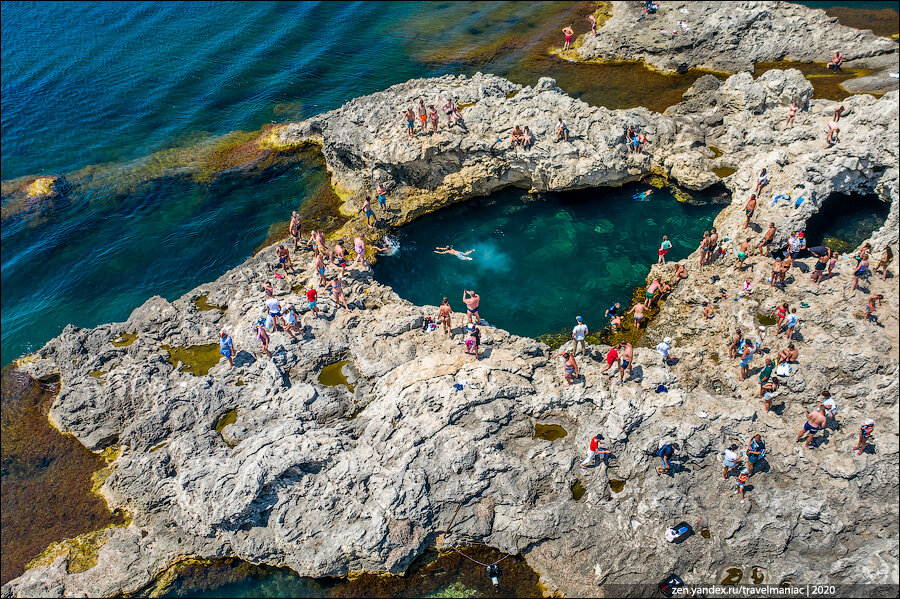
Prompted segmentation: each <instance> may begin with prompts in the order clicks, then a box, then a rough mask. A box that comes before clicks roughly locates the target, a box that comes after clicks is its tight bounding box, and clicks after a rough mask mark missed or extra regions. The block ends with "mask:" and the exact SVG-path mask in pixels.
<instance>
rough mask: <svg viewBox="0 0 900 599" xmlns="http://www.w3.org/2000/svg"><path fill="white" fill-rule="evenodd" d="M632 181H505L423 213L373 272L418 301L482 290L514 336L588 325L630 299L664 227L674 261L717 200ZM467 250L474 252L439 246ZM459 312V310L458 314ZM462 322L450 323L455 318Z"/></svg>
mask: <svg viewBox="0 0 900 599" xmlns="http://www.w3.org/2000/svg"><path fill="white" fill-rule="evenodd" d="M648 189H650V188H649V187H648V186H646V185H641V184H632V185H626V186H624V187H621V188H603V189H591V190H583V191H571V192H565V193H545V194H528V193H527V192H525V191H522V190H517V189H509V190H505V191H503V192H500V193H498V194H494V195H493V196H491V197H490V198H488V199H484V200H479V201H470V202H466V203H465V204H461V205H458V206H453V207H449V208H445V209H443V210H440V211H438V212H436V213H433V214H429V215H427V216H424V217H422V218H420V219H418V220H416V221H414V222H412V223H411V224H409V225H408V226H406V227H404V228H403V230H402V231H400V232H399V234H398V235H397V241H398V242H399V244H400V250H399V251H398V252H397V253H396V254H395V255H393V256H388V257H385V258H382V259H380V260H379V261H378V263H377V264H376V265H375V277H376V278H377V279H378V280H379V281H381V282H383V283H387V284H388V285H391V286H392V287H393V288H394V290H395V291H396V292H397V293H398V294H400V296H401V297H404V298H406V299H408V300H409V301H411V302H413V303H415V304H419V305H422V304H431V305H435V306H436V305H438V304H440V302H441V298H442V297H444V296H447V298H448V299H449V300H450V305H451V306H452V307H453V309H454V311H455V312H457V313H459V312H464V310H465V306H464V305H463V303H462V301H461V296H462V290H463V289H471V290H475V291H477V292H478V294H479V295H480V296H481V298H482V299H481V306H480V310H479V312H480V316H481V317H482V318H483V319H485V320H487V321H488V322H490V323H491V324H493V325H496V326H498V327H501V328H504V329H507V330H509V331H513V332H515V333H517V334H520V335H529V336H536V335H540V334H543V333H549V332H558V331H561V330H564V329H566V328H567V327H568V328H571V327H572V326H574V325H575V322H574V321H575V317H576V316H578V315H580V316H582V317H583V318H584V322H585V324H586V325H588V328H589V329H591V330H599V329H600V328H602V327H603V326H604V325H605V324H606V322H605V319H604V316H603V313H604V311H605V310H606V308H607V307H609V306H610V305H612V304H613V303H615V302H620V303H621V304H622V306H624V307H626V308H627V306H628V304H629V302H630V300H631V292H632V290H633V289H634V287H635V286H636V285H639V284H641V283H642V282H643V280H644V277H645V276H646V275H647V272H648V271H649V270H650V266H651V265H652V264H654V263H656V260H657V258H658V253H657V250H658V249H659V246H660V242H661V241H662V236H663V235H668V237H669V241H671V242H672V249H671V250H669V253H668V254H666V259H667V260H670V261H671V260H680V259H682V258H684V257H686V256H687V255H688V254H690V253H691V252H692V251H693V250H694V249H696V247H697V245H698V244H699V241H700V239H701V238H702V236H703V231H704V230H708V229H709V228H710V226H712V221H713V218H715V215H716V214H718V212H719V211H720V210H721V206H716V205H705V206H689V205H685V204H680V203H679V202H678V201H676V200H675V199H674V198H673V197H672V195H671V194H670V193H669V192H667V191H664V190H663V191H654V192H653V194H651V196H650V199H649V200H647V201H636V200H635V199H634V197H633V196H634V195H636V194H638V193H640V192H643V191H645V190H648ZM448 244H452V245H453V247H454V248H456V249H458V250H462V251H468V250H470V249H474V250H475V251H474V252H472V253H471V254H470V257H471V258H472V260H471V261H468V260H461V259H459V258H457V257H455V256H453V255H448V254H436V253H434V249H435V247H436V246H446V245H448ZM457 319H459V316H457ZM459 324H460V322H457V325H459Z"/></svg>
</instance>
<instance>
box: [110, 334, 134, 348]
mask: <svg viewBox="0 0 900 599" xmlns="http://www.w3.org/2000/svg"><path fill="white" fill-rule="evenodd" d="M137 338H138V336H137V333H122V334H121V335H119V336H118V337H116V338H115V339H113V340H112V344H113V345H115V346H116V347H128V346H129V345H131V344H132V343H134V342H135V340H136V339H137Z"/></svg>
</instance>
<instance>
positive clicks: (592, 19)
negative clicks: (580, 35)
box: [587, 15, 597, 37]
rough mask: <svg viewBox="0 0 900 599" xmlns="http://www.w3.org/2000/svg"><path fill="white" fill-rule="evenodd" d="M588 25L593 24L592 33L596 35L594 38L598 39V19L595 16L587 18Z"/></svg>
mask: <svg viewBox="0 0 900 599" xmlns="http://www.w3.org/2000/svg"><path fill="white" fill-rule="evenodd" d="M587 20H588V23H590V24H591V33H593V34H594V37H597V19H596V17H594V15H588V16H587Z"/></svg>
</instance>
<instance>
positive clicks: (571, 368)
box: [550, 352, 578, 387]
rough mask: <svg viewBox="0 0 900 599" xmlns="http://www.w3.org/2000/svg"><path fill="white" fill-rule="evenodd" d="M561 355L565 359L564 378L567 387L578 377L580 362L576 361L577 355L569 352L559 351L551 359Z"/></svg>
mask: <svg viewBox="0 0 900 599" xmlns="http://www.w3.org/2000/svg"><path fill="white" fill-rule="evenodd" d="M560 356H562V359H563V378H564V379H566V387H568V386H569V385H571V384H572V381H574V380H575V379H577V378H578V364H576V363H575V356H573V355H572V354H570V353H569V352H559V353H558V354H556V355H554V356H553V357H552V358H550V359H551V360H552V359H554V358H558V357H560Z"/></svg>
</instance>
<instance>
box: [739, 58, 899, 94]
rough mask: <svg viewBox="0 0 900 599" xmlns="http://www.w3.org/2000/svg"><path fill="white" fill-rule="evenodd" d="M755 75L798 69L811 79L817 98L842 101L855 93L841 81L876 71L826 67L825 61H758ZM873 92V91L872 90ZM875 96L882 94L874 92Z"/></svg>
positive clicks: (754, 67)
mask: <svg viewBox="0 0 900 599" xmlns="http://www.w3.org/2000/svg"><path fill="white" fill-rule="evenodd" d="M753 69H754V70H753V75H754V77H759V76H760V75H762V74H763V73H765V72H766V71H771V70H773V69H779V70H782V71H785V70H787V69H797V70H798V71H800V72H801V73H803V76H804V77H806V79H807V81H809V82H810V83H811V84H812V86H813V90H814V93H815V97H816V98H823V99H825V100H835V101H840V100H844V99H846V98H849V97H850V96H852V95H854V94H853V92H849V91H847V90H846V89H844V88H843V87H842V86H841V83H843V82H845V81H849V80H850V79H856V78H857V77H865V76H866V75H871V74H872V73H873V72H874V71H872V70H871V69H851V68H845V69H843V70H841V71H835V70H831V69H827V68H825V64H824V63H820V62H791V61H786V60H785V61H778V62H758V63H756V64H754V65H753ZM870 93H871V92H870ZM872 95H874V96H879V95H881V94H877V93H873V94H872Z"/></svg>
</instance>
